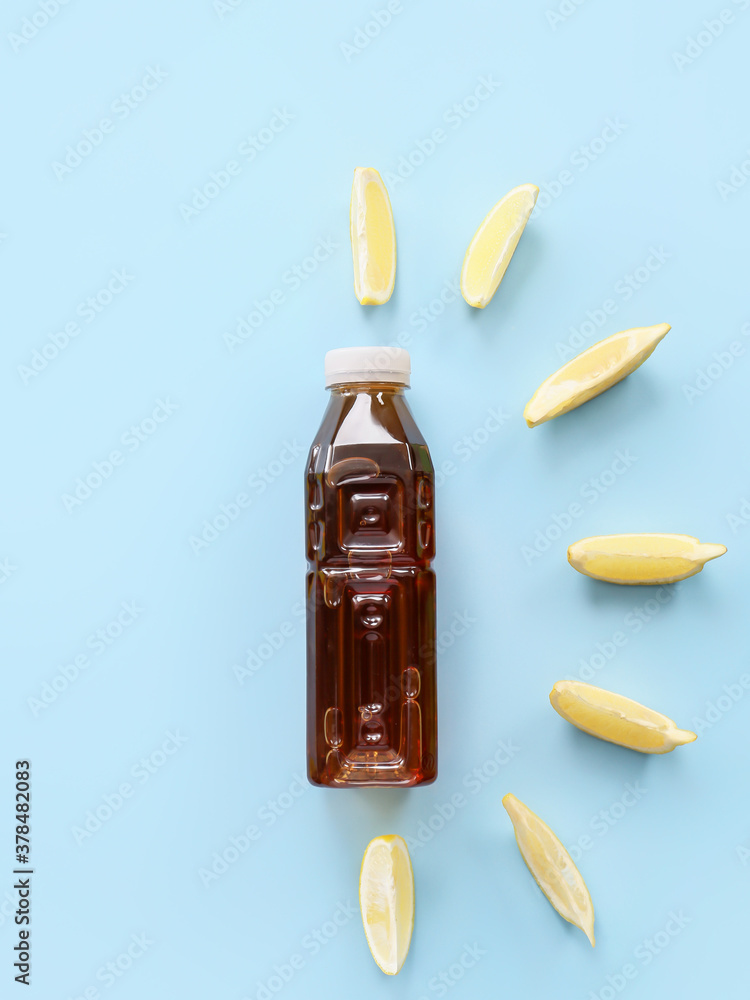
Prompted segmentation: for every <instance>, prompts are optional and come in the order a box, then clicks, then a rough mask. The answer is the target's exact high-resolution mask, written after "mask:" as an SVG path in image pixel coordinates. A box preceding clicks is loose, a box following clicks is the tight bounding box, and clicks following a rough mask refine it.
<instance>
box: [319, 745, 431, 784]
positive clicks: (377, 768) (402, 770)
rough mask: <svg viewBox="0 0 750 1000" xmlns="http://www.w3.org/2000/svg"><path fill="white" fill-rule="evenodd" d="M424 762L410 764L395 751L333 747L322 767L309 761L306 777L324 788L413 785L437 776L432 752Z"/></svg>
mask: <svg viewBox="0 0 750 1000" xmlns="http://www.w3.org/2000/svg"><path fill="white" fill-rule="evenodd" d="M425 758H426V759H425V760H424V761H423V763H422V766H421V767H420V766H417V767H414V765H413V764H412V765H411V766H408V765H407V763H406V762H405V761H404V759H403V757H401V756H400V755H398V754H397V753H396V752H395V751H388V752H386V753H373V752H372V751H369V752H368V751H361V752H359V753H357V752H354V753H352V754H350V755H349V756H346V757H345V756H344V755H343V754H342V753H341V752H340V751H335V750H331V751H330V752H329V754H328V757H327V759H326V762H325V766H324V767H323V768H320V769H318V768H316V767H315V766H314V763H313V761H310V763H309V767H308V772H307V777H308V780H309V781H310V784H312V785H317V786H319V787H323V788H414V787H417V786H420V785H431V784H432V783H433V781H435V779H436V778H437V765H436V763H435V760H434V758H433V757H432V755H431V754H426V755H425Z"/></svg>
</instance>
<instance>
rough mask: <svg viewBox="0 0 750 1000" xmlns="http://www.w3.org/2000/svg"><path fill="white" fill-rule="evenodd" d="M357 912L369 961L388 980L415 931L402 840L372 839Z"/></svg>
mask: <svg viewBox="0 0 750 1000" xmlns="http://www.w3.org/2000/svg"><path fill="white" fill-rule="evenodd" d="M359 908H360V910H361V911H362V923H363V924H364V925H365V936H366V938H367V944H368V947H369V949H370V952H371V953H372V957H373V958H374V959H375V961H376V962H377V964H378V966H379V968H380V969H382V971H383V972H385V973H386V975H388V976H395V975H396V974H397V973H398V972H399V971H400V969H401V966H402V965H403V964H404V959H405V958H406V955H407V953H408V951H409V943H410V942H411V932H412V930H413V929H414V874H413V872H412V867H411V858H410V857H409V848H408V847H407V846H406V841H405V840H404V839H403V837H398V836H396V835H395V834H391V835H389V836H387V837H375V839H374V840H371V841H370V843H369V844H368V845H367V848H366V850H365V853H364V857H363V858H362V869H361V871H360V875H359Z"/></svg>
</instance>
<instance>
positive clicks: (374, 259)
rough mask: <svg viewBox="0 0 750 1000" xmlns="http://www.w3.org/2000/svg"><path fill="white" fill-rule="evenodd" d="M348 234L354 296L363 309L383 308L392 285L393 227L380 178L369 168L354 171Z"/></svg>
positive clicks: (385, 190)
mask: <svg viewBox="0 0 750 1000" xmlns="http://www.w3.org/2000/svg"><path fill="white" fill-rule="evenodd" d="M349 232H350V236H351V241H352V257H353V260H354V294H355V295H356V296H357V298H358V299H359V301H360V302H361V304H362V305H363V306H379V305H383V303H385V302H387V301H388V299H389V298H390V297H391V295H392V294H393V286H394V284H395V282H396V228H395V226H394V225H393V211H392V210H391V200H390V198H389V197H388V191H387V189H386V186H385V184H384V183H383V178H382V177H381V176H380V174H379V173H378V172H377V170H374V169H373V168H372V167H357V168H356V169H355V171H354V180H353V182H352V200H351V204H350V207H349Z"/></svg>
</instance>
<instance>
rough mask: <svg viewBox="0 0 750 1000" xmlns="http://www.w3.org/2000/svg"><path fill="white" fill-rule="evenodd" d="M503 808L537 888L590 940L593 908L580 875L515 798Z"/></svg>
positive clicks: (507, 800) (551, 836)
mask: <svg viewBox="0 0 750 1000" xmlns="http://www.w3.org/2000/svg"><path fill="white" fill-rule="evenodd" d="M503 805H504V806H505V809H506V811H507V813H508V815H509V816H510V819H511V822H512V823H513V829H514V831H515V834H516V843H517V844H518V849H519V851H520V852H521V856H522V858H523V860H524V861H525V862H526V865H527V867H528V869H529V871H530V872H531V874H532V875H533V876H534V878H535V879H536V882H537V885H538V886H539V888H540V889H541V890H542V892H543V893H544V895H545V896H546V897H547V899H548V900H549V901H550V903H551V904H552V905H553V906H554V908H555V909H556V910H557V912H558V913H559V914H560V916H561V917H563V918H564V919H565V920H567V921H568V922H569V923H571V924H575V926H576V927H580V929H581V930H582V931H583V933H584V934H585V935H586V937H587V938H588V939H589V941H590V942H591V945H592V947H593V945H594V944H595V941H594V906H593V903H592V902H591V895H590V894H589V891H588V889H587V888H586V883H585V882H584V881H583V878H582V876H581V873H580V872H579V871H578V869H577V868H576V866H575V863H574V861H573V859H572V858H571V856H570V855H569V854H568V852H567V851H566V850H565V848H564V847H563V845H562V844H561V843H560V841H559V840H558V839H557V837H556V836H555V834H554V833H553V832H552V830H550V828H549V827H548V826H547V824H546V823H545V822H544V821H543V820H541V819H540V818H539V817H538V816H537V815H536V813H533V812H532V811H531V809H529V807H528V806H526V805H524V804H523V802H521V801H519V800H518V799H517V798H516V797H515V795H506V796H505V797H504V799H503Z"/></svg>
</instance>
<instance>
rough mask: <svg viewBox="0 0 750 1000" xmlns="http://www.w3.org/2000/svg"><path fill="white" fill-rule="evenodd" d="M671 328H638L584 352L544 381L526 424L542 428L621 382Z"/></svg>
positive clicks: (529, 406)
mask: <svg viewBox="0 0 750 1000" xmlns="http://www.w3.org/2000/svg"><path fill="white" fill-rule="evenodd" d="M670 329H671V327H670V325H669V323H657V324H656V326H636V327H633V329H632V330H621V331H620V332H619V333H613V334H612V336H611V337H607V338H606V339H605V340H600V341H599V343H598V344H594V345H593V346H592V347H589V348H588V349H587V350H585V351H582V352H581V354H579V355H577V356H576V357H575V358H572V359H571V360H570V361H568V362H567V364H564V365H563V366H562V368H559V369H558V370H557V371H556V372H555V373H554V374H553V375H550V377H549V378H548V379H545V380H544V382H542V384H541V385H540V386H539V388H538V389H537V391H536V392H535V393H534V395H533V396H532V397H531V399H530V400H529V401H528V403H527V404H526V408H525V409H524V411H523V415H524V418H525V420H526V423H527V424H528V425H529V427H538V426H539V424H543V423H546V421H547V420H553V419H554V418H555V417H560V416H562V414H563V413H569V412H570V411H571V410H575V409H576V407H578V406H580V405H581V404H582V403H586V402H588V400H590V399H593V398H594V397H595V396H598V395H599V394H600V393H602V392H604V391H605V390H606V389H609V388H611V387H612V386H613V385H616V384H617V383H618V382H621V381H622V379H624V378H625V377H626V376H627V375H630V373H631V372H634V371H635V370H636V368H640V366H641V365H642V364H643V362H644V361H645V360H646V359H647V358H648V357H650V356H651V354H652V353H653V351H654V349H655V348H656V346H657V344H658V343H659V342H660V341H661V340H663V339H664V337H666V335H667V334H668V333H669V331H670Z"/></svg>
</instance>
